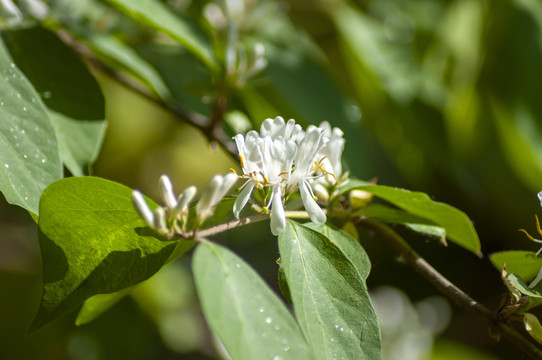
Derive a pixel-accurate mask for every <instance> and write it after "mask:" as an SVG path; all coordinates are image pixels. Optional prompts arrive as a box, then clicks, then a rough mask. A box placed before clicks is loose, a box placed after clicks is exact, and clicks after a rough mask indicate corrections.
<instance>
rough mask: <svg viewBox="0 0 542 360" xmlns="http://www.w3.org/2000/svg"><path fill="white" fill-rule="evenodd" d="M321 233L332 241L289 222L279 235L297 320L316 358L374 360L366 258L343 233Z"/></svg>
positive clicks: (376, 335)
mask: <svg viewBox="0 0 542 360" xmlns="http://www.w3.org/2000/svg"><path fill="white" fill-rule="evenodd" d="M321 230H322V231H323V232H326V233H327V234H328V235H329V236H330V237H333V238H334V240H333V241H332V240H330V239H329V238H328V237H327V236H324V235H323V234H322V233H320V232H317V231H315V230H313V229H311V228H309V227H307V226H304V225H301V224H298V223H295V222H292V221H289V222H288V224H287V225H286V229H285V230H284V231H283V232H282V233H281V234H280V236H279V249H280V265H281V267H283V268H284V275H285V277H286V279H287V282H288V285H289V288H290V293H291V297H292V301H293V304H294V309H295V313H296V317H297V319H298V321H299V323H300V325H301V328H302V329H303V332H304V334H305V337H306V338H307V340H308V342H309V344H310V346H311V347H312V349H313V351H314V353H315V355H316V356H317V358H319V359H371V360H372V359H379V358H380V352H381V345H380V327H379V323H378V319H377V317H376V314H375V312H374V309H373V307H372V304H371V300H370V298H369V295H368V292H367V287H366V285H365V282H364V280H365V277H366V276H367V271H368V269H367V268H368V266H369V264H368V262H366V261H367V259H366V258H365V257H364V254H363V253H361V254H358V253H357V250H356V249H359V248H358V246H359V244H358V245H356V244H355V241H354V240H353V239H351V238H350V237H349V236H348V235H346V234H343V233H341V234H339V232H338V231H336V230H332V229H326V228H322V229H321ZM347 243H348V244H349V245H346V244H347ZM337 244H341V245H340V247H339V246H338V245H337Z"/></svg>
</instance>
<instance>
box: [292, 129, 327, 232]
mask: <svg viewBox="0 0 542 360" xmlns="http://www.w3.org/2000/svg"><path fill="white" fill-rule="evenodd" d="M327 141H328V139H327V138H325V137H324V136H323V130H322V129H320V128H317V127H314V126H311V127H309V128H308V129H307V132H306V133H305V136H304V137H303V139H302V140H301V142H300V143H299V146H298V149H297V150H298V151H297V154H296V156H295V159H294V164H295V170H294V171H293V173H292V175H291V176H290V178H289V179H288V185H287V188H286V191H287V192H288V193H292V192H293V191H295V189H296V188H299V192H300V194H301V200H302V201H303V206H304V207H305V210H306V211H307V213H308V214H309V217H310V219H311V220H312V222H314V223H316V224H323V223H325V222H326V214H324V212H323V211H322V209H321V208H320V206H318V204H317V203H316V200H315V199H314V194H313V192H312V189H311V186H310V184H309V182H308V180H309V179H311V178H312V177H313V176H314V175H315V173H316V172H317V171H318V170H319V168H320V166H321V165H320V161H319V160H315V159H316V156H317V154H318V152H319V151H320V150H321V149H322V148H323V147H324V145H325V144H326V142H327Z"/></svg>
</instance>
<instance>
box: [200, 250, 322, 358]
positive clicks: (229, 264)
mask: <svg viewBox="0 0 542 360" xmlns="http://www.w3.org/2000/svg"><path fill="white" fill-rule="evenodd" d="M192 267H193V272H194V278H195V281H196V287H197V291H198V294H199V297H200V300H201V304H202V308H203V312H204V314H205V318H206V320H207V322H208V324H209V327H210V328H211V330H212V331H213V332H214V333H215V334H216V335H217V336H218V338H219V339H220V341H221V342H222V343H223V344H224V346H225V348H226V350H227V352H228V353H229V355H230V356H231V358H232V359H247V360H252V359H311V358H312V355H311V353H310V350H309V348H308V346H307V343H306V341H305V339H304V338H303V335H302V333H301V330H300V328H299V326H298V324H297V323H296V322H295V320H294V318H293V317H292V315H291V314H290V313H289V311H288V309H287V308H286V307H285V306H284V304H283V303H282V302H281V301H280V299H279V298H278V297H277V296H276V295H275V294H274V293H273V291H272V290H271V289H270V288H269V287H268V286H267V285H266V284H265V283H264V281H263V280H262V279H261V278H260V277H259V276H258V274H256V272H255V271H254V270H253V269H252V268H251V267H250V266H249V265H248V264H247V263H245V262H244V261H243V260H242V259H241V258H239V257H238V256H236V255H235V254H233V253H232V252H231V251H229V250H227V249H226V248H223V247H222V246H220V245H217V244H213V243H210V242H206V243H203V244H200V245H199V246H198V247H197V249H196V251H195V254H194V259H193V265H192Z"/></svg>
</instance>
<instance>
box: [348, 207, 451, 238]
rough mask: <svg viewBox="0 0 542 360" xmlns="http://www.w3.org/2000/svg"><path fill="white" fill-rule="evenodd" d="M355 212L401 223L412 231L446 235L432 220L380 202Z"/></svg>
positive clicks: (439, 236) (388, 221)
mask: <svg viewBox="0 0 542 360" xmlns="http://www.w3.org/2000/svg"><path fill="white" fill-rule="evenodd" d="M355 214H356V215H361V216H365V217H368V218H371V219H375V220H378V221H382V222H385V223H389V224H402V225H405V226H406V227H408V228H409V229H411V230H413V231H416V232H419V233H422V234H425V235H430V236H435V237H438V238H441V239H444V238H445V237H446V230H444V229H443V228H442V227H440V226H436V225H434V223H433V222H432V221H430V220H427V219H425V218H423V217H421V216H417V215H414V214H411V213H407V212H404V211H403V210H401V209H395V208H391V207H389V206H385V205H382V204H374V205H370V206H367V207H364V208H362V209H360V210H358V211H356V212H355Z"/></svg>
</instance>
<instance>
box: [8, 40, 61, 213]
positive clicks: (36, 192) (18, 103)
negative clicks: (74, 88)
mask: <svg viewBox="0 0 542 360" xmlns="http://www.w3.org/2000/svg"><path fill="white" fill-rule="evenodd" d="M0 69H1V72H2V74H1V77H0V191H1V192H2V193H3V194H4V196H5V198H6V200H7V201H8V202H9V203H11V204H15V205H19V206H21V207H23V208H25V209H26V210H28V211H30V212H32V213H34V214H38V211H39V210H38V204H39V198H40V196H41V193H42V192H43V190H44V189H45V187H46V186H47V185H49V184H50V183H52V182H54V181H55V180H58V179H60V178H62V166H61V163H60V154H59V151H58V143H57V136H56V134H55V129H54V127H53V125H52V123H51V119H50V118H49V116H48V114H47V111H46V109H45V107H44V106H43V104H42V102H41V101H40V98H39V95H38V94H37V93H36V91H35V90H34V88H33V87H32V85H31V84H30V83H29V82H28V81H27V79H26V78H25V77H24V75H23V73H22V72H21V71H20V70H19V68H18V67H17V66H16V65H15V64H14V63H13V62H12V61H11V58H10V56H9V54H8V52H7V50H6V48H5V46H4V43H3V41H0Z"/></svg>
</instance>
